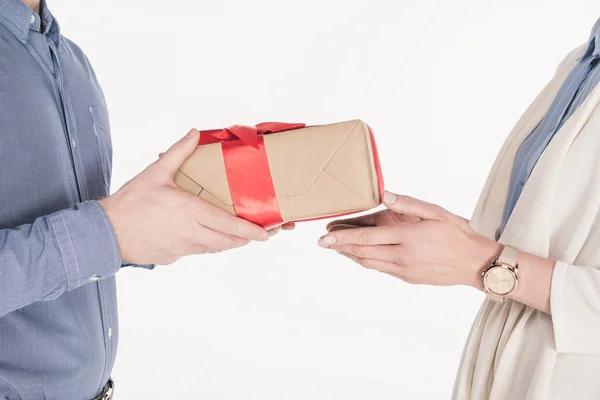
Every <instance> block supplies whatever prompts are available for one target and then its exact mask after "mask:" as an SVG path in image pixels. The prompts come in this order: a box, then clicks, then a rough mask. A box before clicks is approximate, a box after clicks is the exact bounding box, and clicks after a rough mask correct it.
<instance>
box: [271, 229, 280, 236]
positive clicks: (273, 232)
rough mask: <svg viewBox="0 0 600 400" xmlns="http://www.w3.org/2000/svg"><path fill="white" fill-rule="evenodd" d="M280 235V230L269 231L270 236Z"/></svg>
mask: <svg viewBox="0 0 600 400" xmlns="http://www.w3.org/2000/svg"><path fill="white" fill-rule="evenodd" d="M278 233H279V229H272V230H270V231H269V236H271V237H272V236H275V235H277V234H278Z"/></svg>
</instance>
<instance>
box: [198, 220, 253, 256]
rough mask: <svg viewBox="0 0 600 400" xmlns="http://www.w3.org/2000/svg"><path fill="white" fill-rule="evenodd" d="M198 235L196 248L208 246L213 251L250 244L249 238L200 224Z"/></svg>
mask: <svg viewBox="0 0 600 400" xmlns="http://www.w3.org/2000/svg"><path fill="white" fill-rule="evenodd" d="M196 235H197V237H198V238H197V240H196V248H197V249H202V248H203V247H206V248H208V251H209V252H211V253H215V252H220V251H225V250H231V249H236V248H238V247H243V246H245V245H246V244H248V240H246V239H243V238H241V237H236V236H231V235H226V234H224V233H221V232H217V231H215V230H212V229H210V228H207V227H206V226H202V225H198V229H197V231H196Z"/></svg>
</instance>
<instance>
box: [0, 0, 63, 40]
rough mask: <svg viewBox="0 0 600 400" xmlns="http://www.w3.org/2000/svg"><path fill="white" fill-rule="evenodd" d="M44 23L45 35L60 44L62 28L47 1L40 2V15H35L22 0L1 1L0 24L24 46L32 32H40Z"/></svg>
mask: <svg viewBox="0 0 600 400" xmlns="http://www.w3.org/2000/svg"><path fill="white" fill-rule="evenodd" d="M42 21H43V24H44V34H48V35H50V37H51V38H52V39H53V40H54V41H55V43H57V44H58V41H59V38H60V28H59V26H58V23H57V22H56V20H55V19H54V17H53V16H52V13H51V12H50V10H49V9H48V7H47V5H46V1H45V0H42V1H41V2H40V15H37V14H36V13H34V12H33V10H32V9H31V8H29V7H28V6H26V5H25V3H23V2H22V1H21V0H0V23H2V24H4V25H5V26H6V27H7V28H8V29H9V30H10V31H11V32H12V34H13V35H15V36H16V37H17V39H19V40H20V41H21V42H22V43H23V44H25V43H27V39H28V37H29V31H30V30H34V31H39V29H40V25H41V24H42Z"/></svg>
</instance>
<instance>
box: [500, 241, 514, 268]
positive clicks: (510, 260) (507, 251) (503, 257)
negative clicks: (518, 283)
mask: <svg viewBox="0 0 600 400" xmlns="http://www.w3.org/2000/svg"><path fill="white" fill-rule="evenodd" d="M518 257H519V250H517V249H516V248H514V247H511V246H504V249H502V252H501V253H500V256H499V257H498V260H497V262H499V263H502V264H506V265H510V266H511V267H513V268H514V269H516V268H517V259H518Z"/></svg>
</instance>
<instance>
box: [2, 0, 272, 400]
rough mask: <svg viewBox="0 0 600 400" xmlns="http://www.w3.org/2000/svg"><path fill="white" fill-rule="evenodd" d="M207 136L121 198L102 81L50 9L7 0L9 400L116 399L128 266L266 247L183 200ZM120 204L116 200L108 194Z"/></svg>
mask: <svg viewBox="0 0 600 400" xmlns="http://www.w3.org/2000/svg"><path fill="white" fill-rule="evenodd" d="M197 142H198V131H196V130H192V131H190V133H189V134H188V135H186V136H185V137H184V138H183V139H181V140H180V141H179V142H178V143H176V144H175V145H174V146H173V147H172V148H171V149H169V150H168V151H167V152H166V153H165V154H164V155H163V156H162V157H161V158H160V159H159V160H157V161H156V162H155V163H153V164H152V165H150V166H149V167H148V168H146V169H145V170H144V171H143V172H142V173H140V174H139V175H138V176H136V177H135V178H134V179H133V180H131V181H130V182H129V183H127V184H126V185H125V186H124V187H123V188H122V189H121V190H119V191H118V192H117V193H115V194H114V195H112V196H108V194H109V185H110V177H111V159H112V149H111V139H110V124H109V120H108V114H107V110H106V105H105V102H104V97H103V94H102V91H101V89H100V86H99V84H98V81H97V80H96V77H95V75H94V71H93V69H92V67H91V65H90V63H89V61H88V59H87V58H86V56H85V55H84V53H83V52H82V51H81V49H80V48H79V47H77V45H75V44H74V43H73V42H71V41H70V40H68V39H66V38H65V37H63V36H61V34H60V28H59V25H58V22H57V21H56V19H55V18H54V17H53V16H52V14H51V13H50V11H49V10H48V8H47V7H46V5H45V3H44V1H42V2H41V3H40V1H39V0H24V1H23V2H21V1H20V0H2V1H0V399H1V400H37V399H47V400H54V399H60V400H69V399H77V400H82V399H92V398H95V397H97V396H101V397H99V398H109V395H107V392H110V390H109V386H111V384H112V383H110V382H109V378H110V373H111V370H112V367H113V363H114V359H115V353H116V349H117V341H118V336H119V330H118V326H117V301H116V290H115V278H114V275H115V273H116V272H117V271H118V270H119V269H120V268H121V267H122V266H126V265H146V266H151V265H152V264H170V263H172V262H174V261H175V260H177V259H178V258H179V257H182V256H185V255H189V254H201V253H207V252H215V251H221V250H227V249H231V248H235V247H239V246H242V245H244V244H246V243H247V242H248V241H249V240H259V241H264V240H267V239H268V237H269V235H268V232H266V231H265V230H264V229H262V228H261V227H258V226H256V225H253V224H251V223H249V222H247V221H244V220H242V219H239V218H235V217H233V216H231V215H229V214H228V213H226V212H224V211H222V210H220V209H218V208H216V207H213V206H212V205H210V204H207V203H205V202H203V201H202V200H200V199H199V198H197V197H194V196H191V195H188V194H187V193H185V192H183V191H181V190H179V189H177V188H176V187H175V185H174V184H173V181H172V176H173V173H174V171H175V170H176V169H177V168H178V167H179V165H180V164H181V163H182V162H183V160H185V159H186V157H187V156H188V155H189V154H191V152H192V151H193V150H194V149H195V147H196V144H197ZM107 196H108V197H107Z"/></svg>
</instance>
